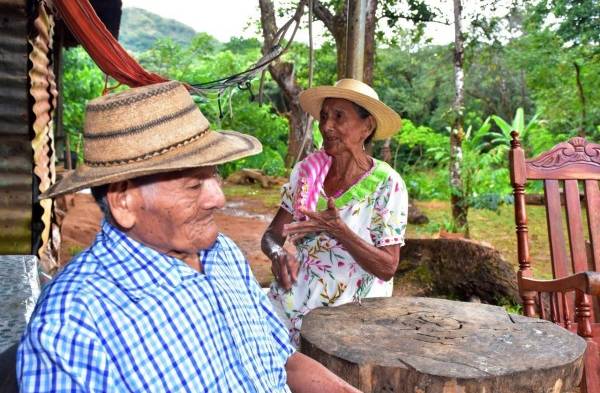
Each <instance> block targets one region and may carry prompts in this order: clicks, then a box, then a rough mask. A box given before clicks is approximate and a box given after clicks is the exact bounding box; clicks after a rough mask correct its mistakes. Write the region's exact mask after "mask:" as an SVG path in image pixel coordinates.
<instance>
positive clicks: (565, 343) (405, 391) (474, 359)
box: [301, 297, 586, 393]
mask: <svg viewBox="0 0 600 393" xmlns="http://www.w3.org/2000/svg"><path fill="white" fill-rule="evenodd" d="M301 337H302V343H301V348H302V352H303V353H305V354H307V355H308V356H310V357H312V358H313V359H316V360H317V361H319V362H321V363H322V364H324V365H325V366H326V367H328V368H329V369H330V370H332V371H333V372H335V373H336V374H337V375H339V376H340V377H342V378H344V379H345V380H346V381H348V382H349V383H351V384H352V385H354V386H355V387H357V388H359V389H360V390H362V391H363V392H366V393H370V392H399V393H409V392H410V393H492V392H497V393H509V392H510V393H517V392H518V393H538V392H540V393H541V392H544V393H559V392H569V391H570V390H571V389H572V388H573V387H574V386H577V385H578V384H579V381H580V379H581V373H582V356H583V353H584V351H585V347H586V344H585V341H584V340H583V339H581V338H580V337H578V336H576V335H574V334H572V333H569V332H568V331H566V330H564V329H562V328H561V327H559V326H557V325H555V324H553V323H550V322H547V321H543V320H539V319H532V318H526V317H522V316H518V315H512V314H508V313H507V312H506V311H505V310H504V309H503V308H501V307H497V306H491V305H486V304H477V303H464V302H456V301H449V300H443V299H433V298H402V297H396V298H382V299H367V300H364V301H363V302H362V304H361V305H359V304H346V305H343V306H340V307H336V308H327V307H325V308H319V309H316V310H314V311H312V312H311V313H310V314H309V315H307V316H306V317H305V318H304V321H303V323H302V332H301Z"/></svg>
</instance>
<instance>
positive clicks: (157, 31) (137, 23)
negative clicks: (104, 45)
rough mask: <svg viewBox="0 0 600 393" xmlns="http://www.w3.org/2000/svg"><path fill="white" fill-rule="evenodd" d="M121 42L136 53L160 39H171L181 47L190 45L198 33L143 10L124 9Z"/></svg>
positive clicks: (179, 23)
mask: <svg viewBox="0 0 600 393" xmlns="http://www.w3.org/2000/svg"><path fill="white" fill-rule="evenodd" d="M119 30H120V31H119V41H120V42H121V44H122V45H123V47H124V48H125V49H127V50H130V51H132V52H135V53H141V52H144V51H146V50H148V49H150V48H151V47H152V45H154V44H155V42H156V41H157V40H159V39H165V38H170V39H171V40H173V41H174V42H176V43H178V44H180V45H188V44H189V43H190V41H191V40H192V38H193V37H194V36H195V35H196V32H195V31H194V29H192V28H191V27H189V26H187V25H184V24H183V23H181V22H177V21H176V20H173V19H166V18H163V17H161V16H158V15H156V14H153V13H151V12H148V11H146V10H144V9H141V8H123V14H122V15H121V27H120V29H119Z"/></svg>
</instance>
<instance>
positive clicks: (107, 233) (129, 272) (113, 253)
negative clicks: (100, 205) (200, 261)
mask: <svg viewBox="0 0 600 393" xmlns="http://www.w3.org/2000/svg"><path fill="white" fill-rule="evenodd" d="M218 242H219V239H217V242H215V245H213V247H212V248H213V249H215V247H218V246H219V245H218ZM96 243H97V244H98V243H100V244H99V245H101V247H100V249H101V250H102V255H98V258H99V260H100V263H101V264H102V266H103V268H104V270H105V271H106V273H107V276H109V277H110V279H111V281H114V282H115V283H117V285H118V286H119V287H120V288H122V289H123V290H124V291H125V292H127V293H129V294H130V295H131V296H132V297H133V298H141V297H143V294H148V293H151V292H153V291H154V290H156V289H157V288H159V287H162V286H168V287H176V286H178V285H180V284H181V282H182V281H183V280H185V279H188V278H190V277H194V276H196V275H198V274H200V273H198V272H197V271H195V270H194V269H192V268H191V267H189V266H188V265H187V264H186V263H185V262H183V261H182V260H180V259H177V258H174V257H171V256H168V255H165V254H162V253H160V252H158V251H156V250H154V249H152V248H150V247H148V246H146V245H144V244H142V243H140V242H138V241H136V240H134V239H132V238H130V237H128V236H127V235H126V234H125V233H124V232H122V231H121V230H119V229H118V228H116V227H114V226H113V225H111V224H110V223H108V222H107V221H106V220H104V221H103V222H102V229H101V232H100V234H99V236H98V238H97V239H96ZM94 248H95V247H94ZM206 268H207V267H206V266H204V271H205V273H206V272H207V271H208V272H209V271H210V269H208V270H207V269H206Z"/></svg>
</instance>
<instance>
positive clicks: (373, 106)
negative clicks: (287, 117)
mask: <svg viewBox="0 0 600 393" xmlns="http://www.w3.org/2000/svg"><path fill="white" fill-rule="evenodd" d="M325 98H343V99H346V100H348V101H352V102H354V103H356V104H358V105H360V106H362V107H363V108H365V109H366V110H367V111H369V113H371V114H372V115H373V117H374V118H375V120H376V121H377V130H375V135H374V136H373V139H376V140H380V139H387V138H389V137H391V136H392V135H394V134H395V133H396V132H398V131H400V128H401V127H402V119H401V118H400V115H398V114H397V113H396V111H394V110H393V109H392V108H390V107H389V106H387V105H385V104H384V103H383V102H381V101H379V100H377V99H375V98H372V97H369V96H367V95H365V94H361V93H358V92H356V91H353V90H348V89H343V88H339V87H335V86H319V87H313V88H310V89H307V90H305V91H303V92H302V93H300V106H301V107H302V109H304V111H306V112H308V113H310V115H311V116H312V117H314V118H315V119H317V120H318V119H319V117H320V113H321V106H322V105H323V100H324V99H325Z"/></svg>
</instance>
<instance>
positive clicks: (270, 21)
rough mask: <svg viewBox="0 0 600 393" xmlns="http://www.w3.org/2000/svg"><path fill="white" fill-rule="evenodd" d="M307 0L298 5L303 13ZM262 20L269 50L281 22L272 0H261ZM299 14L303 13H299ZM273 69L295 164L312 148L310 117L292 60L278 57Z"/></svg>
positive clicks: (287, 160)
mask: <svg viewBox="0 0 600 393" xmlns="http://www.w3.org/2000/svg"><path fill="white" fill-rule="evenodd" d="M305 4H306V0H302V1H301V2H300V3H299V5H298V7H299V8H298V11H297V12H298V13H300V14H301V13H302V11H303V8H304V5H305ZM259 5H260V20H261V25H262V32H263V38H264V43H263V53H268V52H269V51H270V49H271V48H272V47H273V45H274V44H275V42H274V40H275V33H276V32H277V30H278V28H277V24H276V21H275V9H274V6H273V2H272V1H271V0H259ZM296 16H297V17H298V18H299V17H300V15H299V14H297V15H296ZM269 73H270V74H271V77H273V79H274V80H275V82H277V85H278V86H279V89H280V90H281V92H282V95H283V99H284V101H285V106H286V108H287V109H288V110H287V112H285V113H282V114H283V115H284V116H285V117H286V118H287V119H288V124H289V134H288V153H287V156H286V158H285V164H286V166H287V167H291V166H293V165H294V164H295V162H296V161H297V160H301V159H302V158H304V157H305V156H306V155H307V154H308V153H310V151H311V150H312V134H310V130H308V125H307V123H308V117H307V116H306V114H305V113H304V111H303V110H302V108H301V107H300V101H299V100H298V95H299V94H300V92H301V91H302V89H301V88H300V86H299V85H298V82H297V81H296V78H295V75H294V65H293V64H292V63H288V62H283V61H281V60H275V61H274V62H273V63H271V64H270V65H269Z"/></svg>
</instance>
